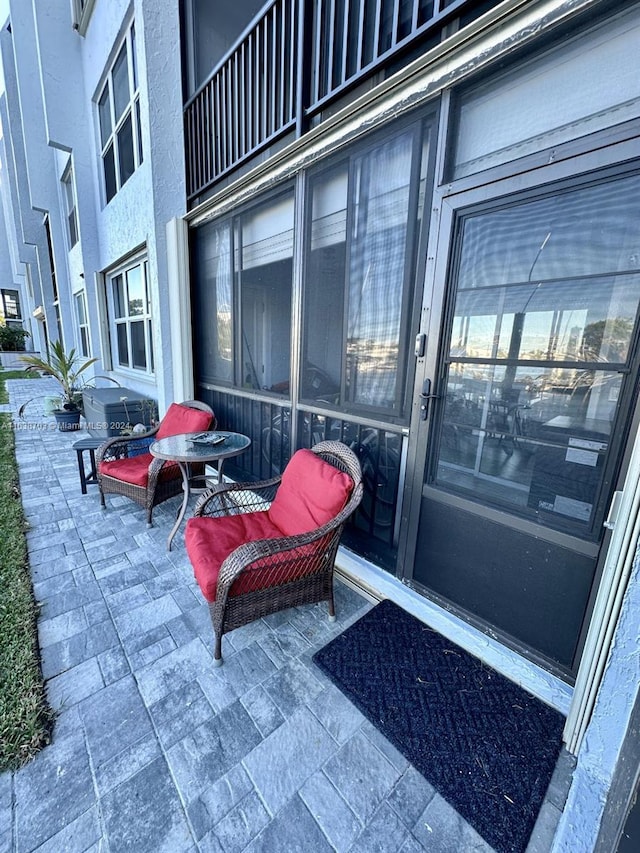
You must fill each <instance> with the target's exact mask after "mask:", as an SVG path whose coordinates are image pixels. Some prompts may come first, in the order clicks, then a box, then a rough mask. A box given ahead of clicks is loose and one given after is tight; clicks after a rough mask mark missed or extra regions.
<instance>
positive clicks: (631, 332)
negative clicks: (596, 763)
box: [414, 176, 640, 670]
mask: <svg viewBox="0 0 640 853" xmlns="http://www.w3.org/2000/svg"><path fill="white" fill-rule="evenodd" d="M456 242H457V246H458V251H457V263H456V267H455V273H454V276H455V290H454V291H453V292H452V293H451V294H450V303H449V308H448V316H447V329H448V335H447V339H446V341H445V344H444V347H443V349H442V352H441V358H440V363H441V368H440V379H439V390H440V397H441V400H440V403H439V406H438V408H437V409H434V417H433V424H432V439H431V442H430V447H431V458H430V460H429V463H428V465H427V468H426V477H425V488H424V492H423V506H422V512H421V519H420V530H419V534H418V538H419V547H418V553H419V554H420V559H418V560H417V562H416V567H415V570H414V579H415V580H417V581H419V582H420V583H421V584H423V585H424V586H426V587H427V588H429V589H431V590H433V591H434V592H435V593H436V594H437V595H439V596H442V597H443V598H444V599H446V600H447V601H449V602H451V603H453V604H454V605H459V606H460V607H461V608H462V609H463V610H464V611H466V612H468V613H469V614H470V615H471V617H472V618H475V619H478V620H480V621H481V622H484V623H489V624H490V625H492V626H494V627H495V628H497V629H498V630H500V631H502V632H504V633H505V634H507V635H510V636H511V637H512V638H513V639H514V641H515V642H516V643H519V644H521V645H524V646H526V647H530V648H532V649H533V651H534V653H536V654H540V655H541V656H542V657H544V658H547V659H549V660H550V661H553V662H554V663H556V664H558V665H559V666H560V667H561V668H565V669H568V670H572V669H573V668H574V667H575V664H576V661H575V656H576V652H577V644H578V639H579V633H580V629H581V626H582V623H583V619H584V616H585V612H586V607H587V604H588V598H589V594H590V591H591V585H592V582H593V578H594V574H595V566H596V560H597V549H598V546H599V544H600V543H601V540H602V522H603V519H604V514H605V511H606V509H607V507H608V503H609V499H610V495H611V491H612V488H613V485H612V484H613V478H614V476H615V474H616V472H617V470H618V467H619V459H620V453H621V449H622V446H623V441H622V439H623V437H624V433H625V431H626V427H627V424H628V420H629V413H630V408H631V405H632V402H633V396H634V395H633V384H634V377H635V376H637V371H638V354H637V343H636V334H637V331H636V330H637V317H638V305H639V301H640V178H638V176H631V177H625V178H621V179H618V180H615V181H609V182H607V183H601V184H594V185H591V186H585V187H582V188H578V189H573V190H570V191H564V192H558V193H556V194H555V195H552V196H547V197H545V198H539V199H536V200H529V201H524V202H521V203H517V204H514V203H511V204H509V205H506V206H503V207H501V208H500V209H497V210H491V211H487V210H486V209H485V210H484V211H479V212H476V213H472V214H469V215H467V216H465V217H463V218H461V219H460V220H459V223H458V230H457V235H456ZM483 513H485V518H484V519H482V515H483ZM443 525H444V527H443ZM451 525H454V528H455V531H456V536H455V537H454V538H453V539H451V537H449V538H450V539H451V542H447V541H446V537H444V536H443V534H442V533H439V532H438V531H439V529H445V530H451ZM588 543H592V545H589V544H588Z"/></svg>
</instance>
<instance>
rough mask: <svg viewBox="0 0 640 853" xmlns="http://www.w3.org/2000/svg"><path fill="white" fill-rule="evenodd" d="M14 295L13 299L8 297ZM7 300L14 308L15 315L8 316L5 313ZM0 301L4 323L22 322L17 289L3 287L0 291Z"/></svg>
mask: <svg viewBox="0 0 640 853" xmlns="http://www.w3.org/2000/svg"><path fill="white" fill-rule="evenodd" d="M9 294H15V297H14V296H13V295H12V296H9ZM7 298H9V299H10V300H11V301H13V303H14V304H15V306H16V315H15V316H9V314H8V313H7ZM0 299H1V300H2V313H3V316H4V319H5V322H6V323H21V322H22V305H21V303H20V291H19V290H18V288H17V287H3V288H2V289H0Z"/></svg>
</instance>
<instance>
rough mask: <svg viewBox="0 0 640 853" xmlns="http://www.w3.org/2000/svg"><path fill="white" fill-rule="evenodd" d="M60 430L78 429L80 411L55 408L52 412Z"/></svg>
mask: <svg viewBox="0 0 640 853" xmlns="http://www.w3.org/2000/svg"><path fill="white" fill-rule="evenodd" d="M53 416H54V417H55V419H56V423H57V424H58V429H59V430H60V432H68V431H70V430H74V429H80V412H79V411H77V412H67V411H66V410H65V409H56V410H55V411H54V413H53Z"/></svg>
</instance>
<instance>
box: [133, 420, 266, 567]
mask: <svg viewBox="0 0 640 853" xmlns="http://www.w3.org/2000/svg"><path fill="white" fill-rule="evenodd" d="M215 433H216V435H217V436H219V437H221V438H222V437H224V441H221V442H220V444H214V445H211V444H209V445H207V444H198V443H197V442H194V440H193V439H194V438H195V437H196V436H197V435H198V433H186V434H183V435H170V436H167V438H161V439H159V440H158V441H154V442H153V444H152V445H151V447H150V448H149V453H150V454H151V455H152V456H156V457H157V458H158V459H166V460H170V461H172V462H177V463H178V466H179V467H180V472H181V474H182V490H183V498H182V506H181V507H180V511H179V513H178V517H177V519H176V523H175V524H174V525H173V529H172V531H171V533H170V534H169V539H168V540H167V551H170V550H171V542H172V540H173V537H174V536H175V535H176V533H177V531H178V528H179V527H180V524H181V523H182V519H183V518H184V516H185V513H186V511H187V504H188V503H189V496H190V494H191V493H192V492H195V491H196V489H194V488H193V486H192V483H193V481H194V479H197V478H194V477H192V476H191V473H190V469H189V466H190V465H192V464H197V463H200V462H201V463H206V462H209V463H212V462H215V464H216V466H217V469H218V482H222V466H223V464H224V460H225V459H231V458H232V457H233V456H239V455H240V454H241V453H244V452H245V450H246V449H247V448H248V447H249V445H250V444H251V439H250V438H249V436H247V435H242V434H241V433H238V432H224V431H221V430H218V429H217V430H215ZM198 491H204V489H200V490H198Z"/></svg>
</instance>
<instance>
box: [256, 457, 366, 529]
mask: <svg viewBox="0 0 640 853" xmlns="http://www.w3.org/2000/svg"><path fill="white" fill-rule="evenodd" d="M352 490H353V480H352V479H351V477H350V476H349V475H348V474H345V473H343V472H342V471H339V470H338V469H337V468H334V467H333V465H330V464H329V463H328V462H325V461H324V459H321V458H320V457H319V456H316V454H315V453H313V452H312V451H311V450H298V451H296V452H295V453H294V454H293V456H292V457H291V459H290V461H289V463H288V465H287V467H286V468H285V470H284V473H283V475H282V482H281V483H280V486H279V488H278V491H277V493H276V497H275V500H274V501H273V503H272V504H271V507H270V508H269V510H268V512H269V518H270V519H271V521H272V522H273V524H275V525H276V527H279V528H280V530H282V532H283V533H284V534H285V536H296V535H297V534H299V533H308V532H309V531H311V530H315V528H317V527H322V525H323V524H326V523H327V522H328V521H331V519H332V518H335V516H336V515H337V514H338V513H339V512H340V510H341V509H342V508H343V507H344V506H345V504H346V503H347V501H348V500H349V495H350V494H351V492H352Z"/></svg>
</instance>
